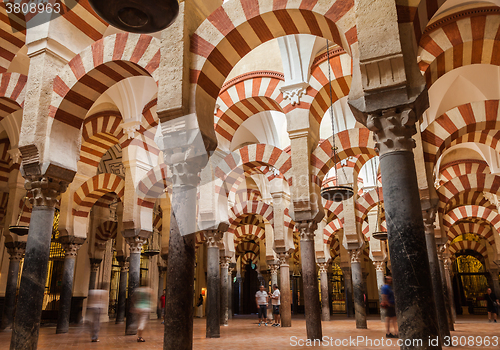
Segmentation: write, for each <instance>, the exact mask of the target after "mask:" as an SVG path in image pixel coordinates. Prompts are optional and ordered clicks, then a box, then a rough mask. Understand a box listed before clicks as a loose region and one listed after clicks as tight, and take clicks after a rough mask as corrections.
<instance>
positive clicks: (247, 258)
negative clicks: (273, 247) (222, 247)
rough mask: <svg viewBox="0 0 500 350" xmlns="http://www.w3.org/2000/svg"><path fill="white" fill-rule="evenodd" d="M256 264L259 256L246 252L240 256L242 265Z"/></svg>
mask: <svg viewBox="0 0 500 350" xmlns="http://www.w3.org/2000/svg"><path fill="white" fill-rule="evenodd" d="M258 262H259V254H255V253H254V252H246V253H245V254H243V255H242V256H241V264H242V265H248V264H250V263H253V264H255V265H257V263H258Z"/></svg>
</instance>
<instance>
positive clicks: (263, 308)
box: [255, 286, 269, 327]
mask: <svg viewBox="0 0 500 350" xmlns="http://www.w3.org/2000/svg"><path fill="white" fill-rule="evenodd" d="M268 301H269V296H268V294H267V292H266V290H265V288H264V286H260V288H259V290H258V291H257V293H255V302H256V303H257V309H258V311H259V327H260V325H261V324H262V319H264V325H265V326H267V303H268Z"/></svg>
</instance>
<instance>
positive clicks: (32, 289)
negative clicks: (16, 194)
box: [10, 170, 68, 350]
mask: <svg viewBox="0 0 500 350" xmlns="http://www.w3.org/2000/svg"><path fill="white" fill-rule="evenodd" d="M51 171H53V170H51ZM67 183H68V182H64V181H60V180H56V179H53V178H49V177H45V176H26V189H27V190H28V191H29V192H31V193H32V194H33V209H32V212H31V220H30V228H29V233H28V241H27V242H26V254H25V257H24V264H23V273H22V276H21V284H20V288H19V297H18V301H17V305H16V312H15V316H14V326H13V327H12V337H11V342H10V349H11V350H28V349H29V350H33V349H36V348H37V343H38V334H39V329H40V319H41V317H42V307H43V296H44V292H45V283H46V281H47V266H48V262H49V255H50V242H51V239H52V228H53V224H54V211H55V206H56V203H57V197H58V196H59V195H60V194H61V193H62V192H64V191H65V190H66V188H67Z"/></svg>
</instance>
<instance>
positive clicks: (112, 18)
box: [89, 0, 179, 34]
mask: <svg viewBox="0 0 500 350" xmlns="http://www.w3.org/2000/svg"><path fill="white" fill-rule="evenodd" d="M89 3H90V5H91V6H92V8H93V9H94V11H95V12H96V13H97V14H98V15H99V16H100V17H101V18H102V19H104V20H105V21H106V22H108V23H109V24H111V25H112V26H113V27H116V28H118V29H121V30H124V31H127V32H131V33H141V34H148V33H155V32H159V31H160V30H163V29H165V28H167V27H168V26H169V25H171V24H172V23H173V22H174V21H175V19H176V17H177V15H178V14H179V2H178V0H89Z"/></svg>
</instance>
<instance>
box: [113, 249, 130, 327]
mask: <svg viewBox="0 0 500 350" xmlns="http://www.w3.org/2000/svg"><path fill="white" fill-rule="evenodd" d="M116 259H117V260H118V263H119V264H120V282H119V286H118V305H117V308H116V320H115V323H117V324H119V323H123V322H125V311H126V307H127V282H128V265H129V262H128V258H126V257H124V256H117V257H116Z"/></svg>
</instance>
